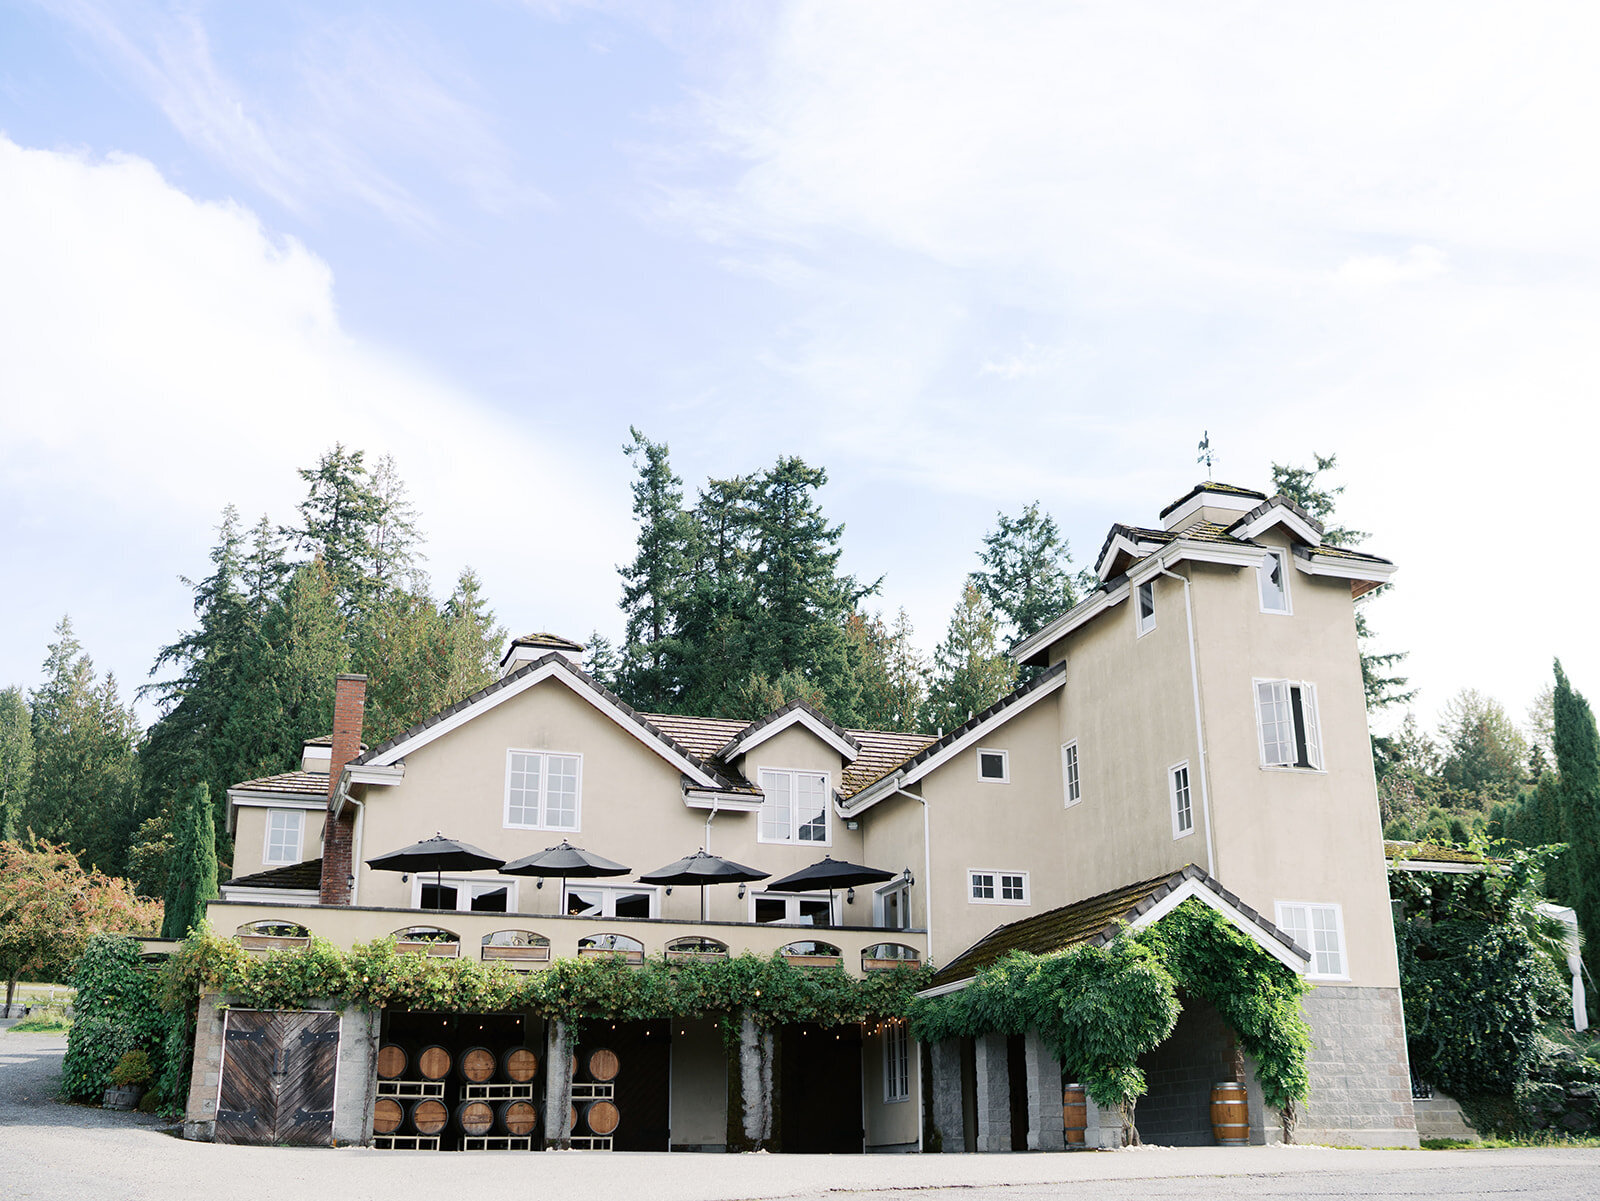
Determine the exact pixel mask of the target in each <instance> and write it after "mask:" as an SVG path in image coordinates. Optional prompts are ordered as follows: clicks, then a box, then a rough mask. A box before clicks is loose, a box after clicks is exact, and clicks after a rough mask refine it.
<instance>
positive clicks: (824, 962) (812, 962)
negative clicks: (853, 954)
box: [784, 955, 844, 968]
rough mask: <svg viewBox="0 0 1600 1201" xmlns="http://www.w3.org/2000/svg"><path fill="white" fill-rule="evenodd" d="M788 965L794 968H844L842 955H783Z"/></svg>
mask: <svg viewBox="0 0 1600 1201" xmlns="http://www.w3.org/2000/svg"><path fill="white" fill-rule="evenodd" d="M784 959H786V960H787V961H788V962H789V963H791V964H793V965H794V966H795V967H838V968H842V967H843V966H844V956H843V955H785V956H784Z"/></svg>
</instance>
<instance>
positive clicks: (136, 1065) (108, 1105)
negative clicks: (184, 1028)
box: [101, 1050, 155, 1109]
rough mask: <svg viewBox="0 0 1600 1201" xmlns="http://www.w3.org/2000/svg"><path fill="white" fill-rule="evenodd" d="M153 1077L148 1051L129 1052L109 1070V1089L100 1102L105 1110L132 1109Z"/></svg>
mask: <svg viewBox="0 0 1600 1201" xmlns="http://www.w3.org/2000/svg"><path fill="white" fill-rule="evenodd" d="M154 1077H155V1069H154V1068H153V1067H151V1065H150V1054H149V1052H148V1051H144V1050H137V1051H129V1052H128V1053H127V1054H126V1055H124V1056H123V1057H122V1058H121V1059H119V1060H117V1066H116V1067H114V1068H112V1069H111V1087H110V1088H108V1089H106V1095H105V1097H104V1098H103V1099H102V1100H101V1105H102V1107H103V1108H105V1109H132V1108H134V1107H135V1106H137V1105H138V1104H139V1098H141V1097H143V1096H144V1090H145V1089H146V1088H148V1087H149V1085H150V1081H151V1080H152V1079H153V1078H154Z"/></svg>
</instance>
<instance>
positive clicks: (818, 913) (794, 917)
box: [750, 892, 839, 926]
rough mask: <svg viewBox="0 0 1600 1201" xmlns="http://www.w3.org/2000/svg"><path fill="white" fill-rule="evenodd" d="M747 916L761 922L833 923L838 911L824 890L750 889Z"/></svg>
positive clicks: (773, 923)
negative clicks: (781, 890) (772, 890)
mask: <svg viewBox="0 0 1600 1201" xmlns="http://www.w3.org/2000/svg"><path fill="white" fill-rule="evenodd" d="M750 920H751V921H753V922H760V923H761V924H762V925H764V926H837V925H838V924H839V915H838V912H837V908H836V906H835V904H834V898H833V896H832V894H830V893H826V892H752V893H751V894H750Z"/></svg>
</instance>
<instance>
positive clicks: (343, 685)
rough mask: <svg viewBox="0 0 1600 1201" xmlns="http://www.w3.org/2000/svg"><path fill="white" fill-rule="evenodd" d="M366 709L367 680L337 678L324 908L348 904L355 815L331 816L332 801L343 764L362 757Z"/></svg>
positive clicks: (324, 831)
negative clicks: (362, 728) (362, 729)
mask: <svg viewBox="0 0 1600 1201" xmlns="http://www.w3.org/2000/svg"><path fill="white" fill-rule="evenodd" d="M366 707H367V677H366V676H340V677H339V678H338V679H337V680H335V681H334V685H333V757H332V758H331V759H330V760H329V762H328V817H327V820H326V821H325V822H324V823H323V827H322V888H321V890H320V895H319V897H318V900H319V902H320V903H321V904H323V905H348V904H349V903H350V884H349V880H350V877H351V876H352V875H353V874H354V872H355V861H354V859H353V858H352V856H353V855H354V852H355V826H356V817H355V811H354V809H352V808H351V807H349V806H346V807H345V810H344V812H343V813H341V814H340V815H339V816H338V817H337V818H335V817H334V816H333V798H334V795H335V794H336V793H337V792H338V791H339V777H340V776H341V775H343V774H344V769H345V764H347V763H349V762H350V760H352V759H354V758H355V757H356V756H357V755H359V754H361V723H362V717H363V714H364V713H365V711H366Z"/></svg>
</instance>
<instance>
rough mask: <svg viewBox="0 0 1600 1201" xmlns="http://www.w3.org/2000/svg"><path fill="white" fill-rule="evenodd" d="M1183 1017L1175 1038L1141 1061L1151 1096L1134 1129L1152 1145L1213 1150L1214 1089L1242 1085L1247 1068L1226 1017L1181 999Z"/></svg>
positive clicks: (1144, 1101)
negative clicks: (1228, 1084)
mask: <svg viewBox="0 0 1600 1201" xmlns="http://www.w3.org/2000/svg"><path fill="white" fill-rule="evenodd" d="M1179 1000H1180V1001H1181V1002H1182V1004H1183V1012H1182V1013H1181V1014H1179V1015H1178V1024H1177V1025H1176V1026H1175V1027H1174V1028H1173V1031H1172V1034H1171V1036H1170V1037H1169V1038H1168V1039H1167V1041H1166V1042H1164V1043H1162V1044H1161V1045H1160V1046H1159V1047H1157V1048H1156V1049H1155V1050H1153V1051H1151V1052H1149V1053H1148V1054H1146V1055H1141V1056H1140V1057H1139V1067H1140V1068H1141V1069H1143V1071H1144V1074H1145V1081H1146V1083H1147V1085H1148V1087H1149V1090H1150V1091H1149V1092H1148V1093H1146V1094H1145V1095H1144V1096H1143V1097H1141V1098H1140V1099H1139V1104H1138V1106H1137V1107H1136V1108H1135V1109H1134V1114H1133V1118H1134V1124H1135V1125H1137V1126H1138V1127H1139V1137H1140V1138H1141V1139H1142V1140H1143V1141H1145V1142H1147V1143H1156V1144H1158V1145H1163V1146H1169V1147H1209V1146H1211V1145H1212V1144H1213V1143H1214V1142H1215V1141H1216V1140H1215V1138H1214V1137H1213V1136H1212V1132H1211V1086H1212V1085H1213V1084H1215V1083H1217V1081H1219V1080H1234V1079H1242V1078H1243V1077H1242V1069H1243V1066H1244V1065H1243V1062H1242V1060H1241V1059H1240V1056H1239V1052H1238V1043H1237V1041H1236V1040H1235V1038H1234V1035H1233V1031H1232V1030H1230V1029H1228V1027H1227V1025H1226V1024H1225V1023H1224V1022H1223V1020H1222V1016H1221V1015H1220V1014H1219V1013H1217V1011H1216V1010H1215V1009H1213V1008H1212V1007H1211V1006H1210V1005H1207V1004H1206V1003H1205V1002H1204V1001H1201V1000H1199V999H1198V998H1196V997H1190V996H1180V997H1179Z"/></svg>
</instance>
